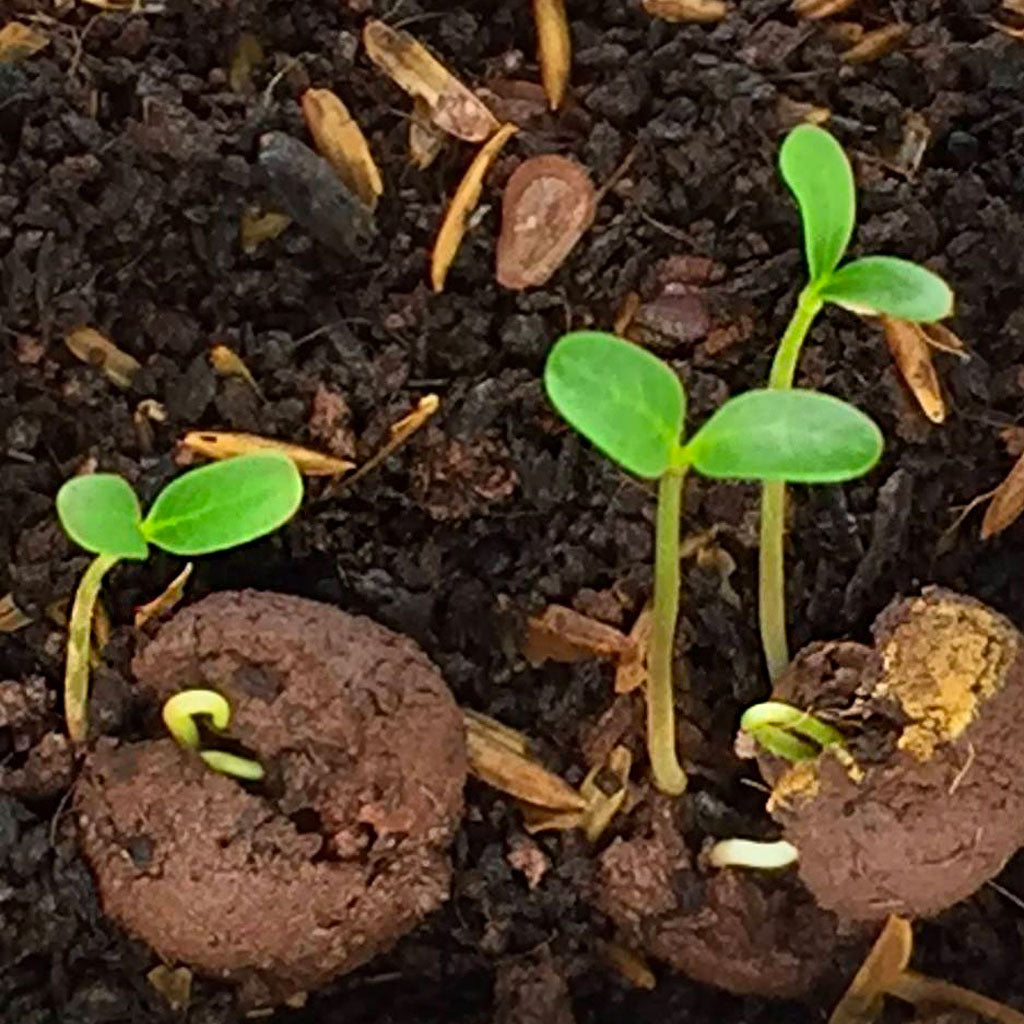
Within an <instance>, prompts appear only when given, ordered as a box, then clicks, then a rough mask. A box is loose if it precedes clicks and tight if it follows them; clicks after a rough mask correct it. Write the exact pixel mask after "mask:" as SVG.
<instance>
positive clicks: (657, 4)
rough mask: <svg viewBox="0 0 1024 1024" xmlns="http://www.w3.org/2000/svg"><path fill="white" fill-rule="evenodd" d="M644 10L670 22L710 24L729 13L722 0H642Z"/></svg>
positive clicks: (727, 6) (726, 5)
mask: <svg viewBox="0 0 1024 1024" xmlns="http://www.w3.org/2000/svg"><path fill="white" fill-rule="evenodd" d="M643 3H644V10H645V11H646V12H647V13H648V14H649V15H650V16H651V17H652V18H660V19H661V20H662V21H671V22H691V21H692V22H697V23H701V24H711V23H713V22H716V21H721V20H722V19H723V18H724V17H725V16H726V15H727V14H728V13H729V5H728V4H726V3H724V2H723V0H643Z"/></svg>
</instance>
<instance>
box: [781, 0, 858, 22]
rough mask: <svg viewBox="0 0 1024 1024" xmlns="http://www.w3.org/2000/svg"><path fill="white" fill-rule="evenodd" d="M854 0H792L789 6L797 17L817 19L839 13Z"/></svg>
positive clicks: (851, 4)
mask: <svg viewBox="0 0 1024 1024" xmlns="http://www.w3.org/2000/svg"><path fill="white" fill-rule="evenodd" d="M856 2H857V0H793V3H792V4H791V5H790V6H791V8H792V11H793V13H794V14H796V15H798V16H799V17H801V18H808V19H810V20H817V19H818V18H830V17H832V15H833V14H841V13H842V12H843V11H845V10H847V9H848V8H850V7H852V6H853V5H854V4H855V3H856Z"/></svg>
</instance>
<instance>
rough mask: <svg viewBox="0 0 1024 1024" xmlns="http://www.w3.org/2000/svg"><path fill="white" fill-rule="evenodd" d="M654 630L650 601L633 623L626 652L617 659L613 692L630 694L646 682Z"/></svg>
mask: <svg viewBox="0 0 1024 1024" xmlns="http://www.w3.org/2000/svg"><path fill="white" fill-rule="evenodd" d="M653 628H654V606H653V605H652V604H651V602H650V601H648V602H647V604H646V605H644V608H643V611H641V612H640V614H639V615H638V616H637V618H636V622H634V623H633V628H632V629H631V630H630V631H629V636H628V637H627V640H628V641H629V648H628V650H627V651H626V652H625V653H624V654H623V655H622V657H620V658H619V664H618V667H617V668H616V669H615V692H616V693H630V692H632V691H633V690H636V689H639V688H640V687H641V686H643V684H644V683H645V682H646V680H647V650H648V647H649V646H650V643H651V631H652V630H653Z"/></svg>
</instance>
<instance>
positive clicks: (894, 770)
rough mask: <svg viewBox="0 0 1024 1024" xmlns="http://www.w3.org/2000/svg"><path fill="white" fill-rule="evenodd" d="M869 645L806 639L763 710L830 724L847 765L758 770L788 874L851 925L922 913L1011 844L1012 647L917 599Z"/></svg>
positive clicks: (1019, 761) (966, 601)
mask: <svg viewBox="0 0 1024 1024" xmlns="http://www.w3.org/2000/svg"><path fill="white" fill-rule="evenodd" d="M873 632H874V638H875V646H874V649H871V648H868V647H864V646H862V645H860V644H851V643H825V644H814V645H812V646H810V647H808V648H806V649H805V650H804V651H802V652H801V653H800V654H799V655H798V656H797V657H796V659H795V660H794V661H793V663H792V664H791V665H790V666H789V668H788V669H787V670H786V672H785V673H784V674H783V675H782V676H781V677H780V679H779V680H778V683H777V686H776V689H775V694H774V699H777V700H782V701H787V702H789V703H791V704H794V705H797V706H798V707H804V708H808V709H809V710H815V711H817V712H818V713H819V714H821V713H823V712H824V713H825V714H826V715H831V716H832V717H833V720H834V721H836V722H837V723H844V726H843V727H844V730H845V731H846V732H847V733H848V735H849V736H850V739H849V743H848V753H849V755H850V756H849V757H844V756H840V755H837V754H835V753H831V752H828V751H826V752H825V753H823V754H822V755H820V756H819V757H817V758H815V759H814V760H808V761H801V762H799V763H797V764H796V765H794V766H792V767H788V768H787V767H786V766H785V765H781V766H780V764H779V762H777V761H774V760H772V759H769V758H762V759H761V768H762V772H763V773H764V774H765V777H766V778H767V779H768V780H769V781H770V782H772V783H773V786H774V790H773V793H772V797H771V800H770V801H769V805H768V806H769V810H770V812H771V814H772V816H773V817H774V818H775V819H776V820H777V821H778V822H779V823H780V824H781V825H782V826H783V828H784V832H785V838H786V839H788V840H789V841H790V842H791V843H793V844H794V845H795V846H796V847H797V849H798V850H799V851H800V862H799V870H800V876H801V878H802V879H803V880H804V882H805V883H806V885H807V887H808V889H810V890H811V892H812V893H813V894H814V896H815V898H816V899H817V900H818V902H819V903H820V904H821V906H823V907H826V908H827V909H829V910H833V911H835V913H837V914H839V915H841V916H843V917H847V918H852V919H859V920H872V919H881V918H884V917H886V916H887V915H889V914H900V915H903V916H908V917H929V916H931V915H933V914H937V913H938V912H939V911H941V910H944V909H945V908H946V907H949V906H951V905H952V904H954V903H956V902H958V901H959V900H962V899H964V898H966V897H967V896H969V895H970V894H971V893H973V892H974V891H975V890H976V889H977V888H978V887H979V886H981V885H982V883H984V882H985V881H987V880H988V879H990V878H992V877H993V876H994V875H996V874H998V873H999V871H1000V869H1001V868H1002V867H1003V865H1004V864H1005V863H1006V861H1007V860H1008V859H1009V858H1010V857H1011V856H1012V855H1013V853H1014V852H1015V851H1016V850H1017V848H1018V847H1019V846H1020V845H1021V844H1022V841H1024V741H1022V738H1021V723H1022V721H1024V653H1022V651H1024V637H1022V636H1021V634H1020V633H1019V632H1018V631H1017V629H1015V628H1014V626H1013V625H1012V624H1011V623H1010V622H1009V621H1008V620H1007V619H1005V618H1004V617H1003V616H1002V615H999V614H997V613H996V612H994V611H993V610H992V609H990V608H987V607H986V606H985V605H983V604H981V603H980V602H978V601H975V600H973V599H971V598H967V597H961V596H959V595H957V594H953V593H951V592H949V591H946V590H940V589H938V588H929V589H928V590H926V591H925V592H924V593H923V594H922V595H921V596H920V597H914V598H909V599H907V600H901V601H896V602H894V603H893V604H891V605H890V606H889V607H888V608H887V609H886V610H885V611H883V612H882V614H881V615H880V616H879V617H878V619H877V620H876V621H875V625H874V629H873Z"/></svg>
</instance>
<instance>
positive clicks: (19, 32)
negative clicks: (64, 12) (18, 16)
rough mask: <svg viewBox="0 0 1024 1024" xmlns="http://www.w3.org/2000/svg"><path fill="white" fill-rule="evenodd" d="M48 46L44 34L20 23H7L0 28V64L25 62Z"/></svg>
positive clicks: (48, 38)
mask: <svg viewBox="0 0 1024 1024" xmlns="http://www.w3.org/2000/svg"><path fill="white" fill-rule="evenodd" d="M49 45H50V37H49V36H48V35H47V34H46V33H45V32H40V31H39V30H38V29H35V28H32V27H31V26H30V25H23V24H22V23H21V22H20V21H9V22H8V23H7V24H6V25H4V27H3V28H0V64H13V63H14V62H15V61H19V60H25V58H27V57H31V56H32V55H33V54H36V53H38V52H39V51H40V50H42V49H45V48H46V47H47V46H49Z"/></svg>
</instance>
